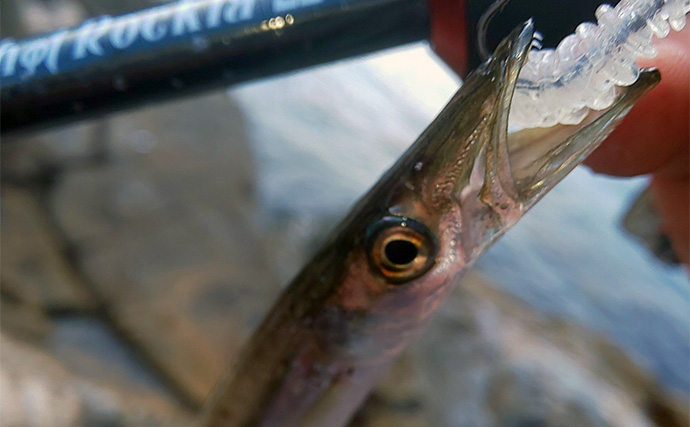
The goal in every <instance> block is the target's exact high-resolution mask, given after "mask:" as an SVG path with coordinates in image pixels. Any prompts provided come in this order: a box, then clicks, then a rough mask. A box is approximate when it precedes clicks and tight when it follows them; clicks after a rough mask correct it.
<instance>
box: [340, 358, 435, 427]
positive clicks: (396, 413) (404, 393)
mask: <svg viewBox="0 0 690 427" xmlns="http://www.w3.org/2000/svg"><path fill="white" fill-rule="evenodd" d="M421 381H422V378H420V375H419V370H418V369H416V368H415V367H414V366H413V361H412V360H411V358H410V357H409V355H407V354H404V355H403V356H402V357H400V358H399V359H398V360H397V361H396V362H395V363H394V364H393V366H392V368H391V370H390V371H389V372H388V373H387V374H386V376H385V378H384V379H383V381H382V382H381V383H379V384H378V386H376V389H375V390H374V391H373V392H372V394H371V395H370V396H369V397H368V398H367V400H366V402H365V403H364V404H363V405H362V407H361V408H360V409H359V410H358V411H357V413H356V414H355V416H354V418H353V419H352V421H351V422H350V423H349V425H350V427H388V426H390V427H426V426H428V425H429V423H428V418H429V414H428V411H429V405H428V401H427V398H426V395H425V394H424V388H423V386H422V384H421Z"/></svg>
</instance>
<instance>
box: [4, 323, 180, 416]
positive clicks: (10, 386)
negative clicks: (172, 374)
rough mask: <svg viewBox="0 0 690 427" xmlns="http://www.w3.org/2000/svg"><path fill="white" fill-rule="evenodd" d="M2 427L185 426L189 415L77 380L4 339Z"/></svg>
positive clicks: (152, 398)
mask: <svg viewBox="0 0 690 427" xmlns="http://www.w3.org/2000/svg"><path fill="white" fill-rule="evenodd" d="M0 392H1V393H2V399H0V424H2V425H3V426H27V425H31V426H38V427H42V426H46V427H48V426H50V427H53V426H79V425H85V426H86V425H99V426H100V425H146V426H186V425H189V424H190V422H191V416H190V414H188V413H185V412H184V411H182V410H180V409H179V408H177V407H176V406H175V404H174V403H172V402H171V401H169V400H166V399H165V398H162V397H161V396H158V395H155V394H153V393H144V392H140V391H131V390H127V389H121V388H116V387H112V386H109V385H106V384H98V383H95V382H92V381H89V380H86V379H84V378H82V377H79V376H76V375H73V374H72V373H70V372H69V371H67V370H66V369H65V368H64V367H63V366H62V365H60V363H58V362H57V361H56V360H54V359H53V358H51V357H49V356H47V355H45V354H43V353H42V352H40V351H38V350H36V349H34V348H33V347H30V346H28V345H26V344H22V343H20V342H19V341H16V340H15V339H13V338H9V337H7V336H6V335H3V336H2V352H1V353H0Z"/></svg>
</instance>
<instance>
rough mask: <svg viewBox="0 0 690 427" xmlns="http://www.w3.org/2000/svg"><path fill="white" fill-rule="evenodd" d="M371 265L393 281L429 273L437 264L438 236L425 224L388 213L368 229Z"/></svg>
mask: <svg viewBox="0 0 690 427" xmlns="http://www.w3.org/2000/svg"><path fill="white" fill-rule="evenodd" d="M367 235H368V245H367V248H368V256H369V263H370V264H371V267H372V268H373V269H374V271H376V272H377V273H379V274H381V275H382V276H383V277H384V278H385V279H386V280H387V281H388V282H390V283H396V284H400V283H404V282H407V281H409V280H412V279H414V278H417V277H419V276H421V275H422V274H424V273H425V272H427V271H428V270H429V268H431V266H432V265H433V264H434V259H435V257H436V251H437V245H436V238H435V237H434V235H433V234H432V233H431V232H430V231H429V229H428V228H427V227H426V226H424V225H423V224H422V223H420V222H417V221H415V220H412V219H409V218H403V217H398V216H386V217H384V218H382V219H381V220H379V221H377V222H376V223H374V224H373V225H372V226H371V227H370V228H369V230H368V232H367Z"/></svg>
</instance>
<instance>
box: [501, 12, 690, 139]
mask: <svg viewBox="0 0 690 427" xmlns="http://www.w3.org/2000/svg"><path fill="white" fill-rule="evenodd" d="M688 12H690V0H621V2H620V3H619V4H618V5H617V6H616V7H611V6H609V5H607V4H603V5H601V6H599V8H598V9H597V11H596V17H597V24H594V23H589V22H585V23H582V24H580V25H579V26H578V27H577V30H576V31H575V33H574V34H571V35H569V36H567V37H566V38H564V39H563V40H562V41H561V42H560V44H559V45H558V47H557V48H556V49H533V50H532V51H531V52H530V54H529V58H528V61H527V64H526V65H525V67H524V68H523V69H522V71H521V73H520V78H519V80H518V87H517V90H516V92H515V95H514V98H513V103H512V108H511V112H510V124H511V127H517V128H531V127H548V126H553V125H555V124H557V123H563V124H577V123H579V122H580V121H582V120H583V119H584V118H585V117H586V116H587V114H588V112H589V110H590V109H594V110H601V109H604V108H606V107H608V106H610V105H611V104H612V103H613V101H614V100H615V98H616V94H617V89H616V88H617V86H629V85H631V84H632V83H634V82H635V81H636V80H637V77H638V76H639V68H638V67H637V65H636V64H635V60H636V59H637V58H639V57H644V58H652V57H654V56H655V55H656V53H657V50H656V48H655V47H654V46H653V45H652V43H651V41H652V36H653V35H656V36H657V37H659V38H663V37H666V36H667V35H668V34H669V32H670V29H671V28H672V29H674V30H675V31H680V30H681V29H682V28H683V27H684V26H685V20H686V14H687V13H688Z"/></svg>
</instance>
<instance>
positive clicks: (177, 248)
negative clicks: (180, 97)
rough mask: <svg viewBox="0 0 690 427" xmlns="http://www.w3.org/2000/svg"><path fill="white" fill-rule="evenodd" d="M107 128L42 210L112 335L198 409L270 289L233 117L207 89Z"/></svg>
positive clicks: (248, 167) (248, 170)
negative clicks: (110, 323)
mask: <svg viewBox="0 0 690 427" xmlns="http://www.w3.org/2000/svg"><path fill="white" fill-rule="evenodd" d="M211 112H212V113H211ZM219 117H221V118H222V119H219ZM108 128H109V129H110V132H108V133H107V135H106V136H105V137H106V146H107V147H108V149H107V156H106V161H105V162H104V163H103V164H100V165H95V166H92V167H90V168H84V169H80V170H70V171H68V172H67V173H65V174H64V176H63V178H62V179H61V181H60V183H59V184H58V186H57V188H56V190H55V192H54V193H53V195H52V198H51V201H52V202H51V206H52V208H51V210H52V213H53V215H54V217H55V218H56V221H57V223H58V225H59V227H60V229H61V230H62V232H63V233H64V235H65V236H66V237H67V238H68V240H69V241H70V242H71V244H72V245H74V247H75V253H76V256H77V258H78V260H79V261H78V263H79V266H80V269H81V270H82V271H83V273H84V274H85V276H86V277H87V278H88V280H89V282H90V283H91V284H92V286H93V287H94V288H95V289H96V290H97V292H98V294H99V295H100V296H101V297H102V299H103V300H104V301H105V303H106V305H107V307H108V309H109V312H110V314H111V316H112V318H113V320H114V322H115V323H116V324H117V327H118V329H120V330H122V331H124V332H125V333H126V334H127V335H128V336H129V337H130V339H131V340H132V341H134V342H135V343H136V344H137V345H138V346H139V347H140V348H141V349H142V350H143V351H144V352H145V353H146V354H147V356H148V357H149V358H150V359H151V360H153V361H154V363H155V364H156V366H157V367H158V368H159V369H160V370H162V371H163V372H164V373H165V374H166V376H167V377H168V380H169V382H170V383H172V384H174V385H176V388H177V389H178V391H179V392H180V393H182V394H183V395H185V396H186V397H187V398H188V400H190V401H191V402H193V404H196V405H198V404H200V403H201V402H202V400H203V399H204V398H205V396H206V394H207V393H208V392H209V390H210V388H211V387H212V386H213V384H214V383H215V382H216V380H217V379H218V376H219V375H220V373H221V372H222V371H223V370H224V368H225V367H226V366H227V365H228V364H229V363H231V362H232V360H233V357H234V354H235V353H236V351H237V349H238V346H239V344H240V342H241V341H242V340H243V339H244V338H245V337H246V336H247V335H248V333H249V331H250V330H251V329H252V328H253V327H254V326H256V324H257V323H258V322H259V320H260V318H261V315H262V314H263V312H264V311H265V310H267V308H268V305H269V304H270V301H271V300H272V299H273V298H274V297H275V295H276V294H277V292H278V286H277V280H276V279H275V276H274V274H273V272H272V263H273V262H272V258H271V257H270V256H269V252H268V251H267V250H266V249H265V247H264V240H263V238H262V237H261V235H260V233H259V232H258V231H257V230H256V228H255V226H254V224H253V222H254V221H253V216H254V214H253V187H252V182H253V166H252V161H251V156H250V153H249V150H248V148H247V146H246V144H245V141H244V134H243V132H244V128H243V124H242V120H241V116H240V115H239V113H238V111H237V109H236V108H235V107H234V106H233V105H232V104H231V103H230V101H229V100H228V99H227V98H226V97H225V96H224V95H222V94H219V95H212V96H208V97H204V98H200V99H197V100H191V101H189V100H188V101H184V102H178V103H171V104H166V105H165V106H162V107H156V108H153V109H146V110H142V111H138V112H136V113H128V114H123V115H120V116H118V117H116V118H113V119H112V120H111V121H110V123H109V126H108Z"/></svg>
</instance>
